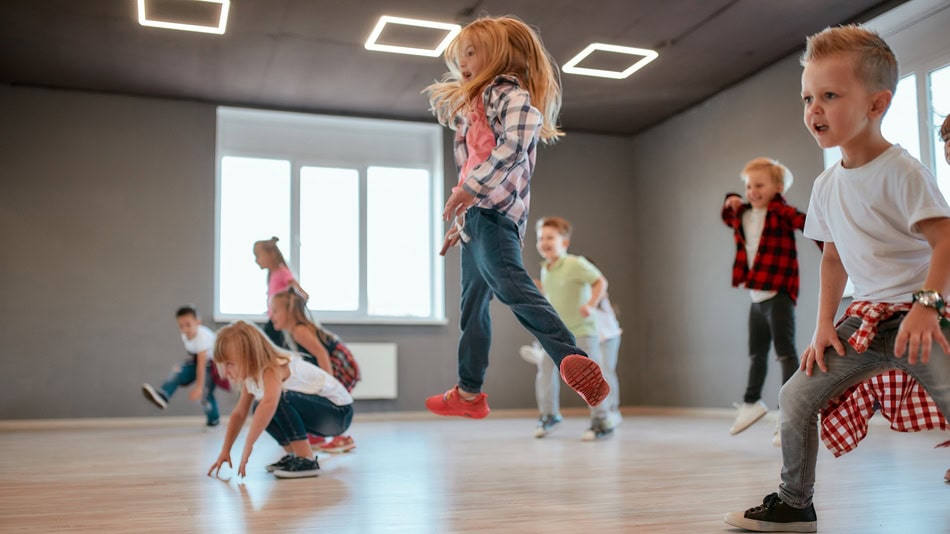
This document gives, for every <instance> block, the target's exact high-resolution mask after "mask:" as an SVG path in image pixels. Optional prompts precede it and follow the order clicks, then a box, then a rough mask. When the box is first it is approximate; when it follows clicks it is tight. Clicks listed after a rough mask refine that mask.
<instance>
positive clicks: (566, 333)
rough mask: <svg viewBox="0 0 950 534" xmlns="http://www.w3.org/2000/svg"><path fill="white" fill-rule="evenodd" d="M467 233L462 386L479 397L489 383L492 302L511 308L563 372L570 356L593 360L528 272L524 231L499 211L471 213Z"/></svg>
mask: <svg viewBox="0 0 950 534" xmlns="http://www.w3.org/2000/svg"><path fill="white" fill-rule="evenodd" d="M465 233H467V234H468V235H469V237H470V240H469V241H468V242H467V243H463V244H462V299H461V308H462V309H461V312H462V313H461V319H460V321H459V322H460V327H461V330H462V335H461V337H460V338H459V383H458V385H459V387H460V388H462V389H463V390H465V391H469V392H472V393H478V392H480V391H481V390H482V384H483V383H484V382H485V370H486V369H488V352H489V349H490V348H491V314H490V312H489V303H490V302H491V299H492V297H498V300H499V301H501V302H502V303H503V304H505V305H507V306H508V307H510V308H511V311H512V312H514V314H515V317H517V318H518V321H519V322H520V323H521V324H522V326H524V327H525V328H526V329H527V330H528V331H529V332H531V334H532V335H533V336H534V337H535V338H536V339H537V340H538V342H539V343H541V346H542V347H544V351H545V352H547V353H548V355H550V357H551V359H552V360H554V363H556V364H557V365H558V367H560V366H561V360H563V359H564V357H565V356H568V355H571V354H580V355H582V356H587V354H586V353H585V352H584V351H582V350H581V349H580V348H578V347H577V343H576V341H575V340H574V336H573V334H571V331H570V330H568V329H567V327H566V326H565V325H564V322H563V321H561V318H560V317H559V316H558V314H557V312H556V311H554V308H553V307H552V306H551V303H550V302H548V299H546V298H545V297H544V295H542V294H541V292H540V291H538V288H537V287H536V286H535V285H534V281H533V280H531V276H529V275H528V271H526V270H525V268H524V263H523V262H522V257H521V239H520V238H519V236H518V226H517V225H516V224H515V223H514V222H513V221H511V220H510V219H508V218H507V217H505V216H504V215H502V214H501V213H499V212H497V211H494V210H489V209H484V208H471V209H469V210H468V212H467V213H466V214H465Z"/></svg>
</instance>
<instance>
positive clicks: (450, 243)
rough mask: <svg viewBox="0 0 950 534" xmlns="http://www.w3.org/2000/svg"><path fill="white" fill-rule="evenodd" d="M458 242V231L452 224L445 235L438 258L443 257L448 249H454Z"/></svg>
mask: <svg viewBox="0 0 950 534" xmlns="http://www.w3.org/2000/svg"><path fill="white" fill-rule="evenodd" d="M458 242H459V230H458V228H457V227H456V226H455V225H454V224H453V225H452V227H451V228H449V231H448V232H446V233H445V241H443V242H442V250H440V251H439V256H445V253H446V252H448V251H449V249H450V248H452V247H454V246H455V245H456V244H458Z"/></svg>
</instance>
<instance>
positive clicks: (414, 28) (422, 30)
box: [364, 15, 462, 57]
mask: <svg viewBox="0 0 950 534" xmlns="http://www.w3.org/2000/svg"><path fill="white" fill-rule="evenodd" d="M387 25H391V26H390V28H389V29H387V28H386V26H387ZM399 26H402V28H399ZM407 30H409V31H407ZM384 31H386V35H383V32H384ZM460 31H462V27H461V26H459V25H458V24H449V23H446V22H433V21H428V20H418V19H407V18H402V17H391V16H389V15H383V16H382V17H379V22H377V23H376V27H375V28H373V31H372V33H370V34H369V38H368V39H366V44H365V45H364V46H365V47H366V49H367V50H376V51H378V52H392V53H395V54H410V55H413V56H429V57H436V56H439V55H440V54H442V52H443V51H444V50H445V48H446V47H447V46H449V43H451V42H452V39H455V36H456V35H458V34H459V32H460ZM380 36H382V37H384V38H385V40H386V42H385V43H381V42H380ZM440 37H441V40H440V41H437V39H439V38H440ZM422 41H429V43H428V44H435V47H433V48H426V47H424V46H421V45H422V44H427V43H424V42H422Z"/></svg>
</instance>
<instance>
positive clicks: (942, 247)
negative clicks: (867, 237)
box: [894, 217, 950, 364]
mask: <svg viewBox="0 0 950 534" xmlns="http://www.w3.org/2000/svg"><path fill="white" fill-rule="evenodd" d="M917 229H918V230H919V231H920V233H921V234H923V235H924V237H926V238H927V242H929V243H930V247H931V248H932V249H933V256H932V257H931V258H930V268H929V269H928V271H927V279H926V281H925V282H924V287H922V288H920V289H934V290H936V291H937V292H938V293H940V294H941V295H943V296H944V298H947V297H946V291H947V282H948V281H950V218H946V217H940V218H934V219H924V220H923V221H920V222H919V223H917ZM934 341H936V342H937V343H938V344H939V345H940V347H941V348H942V349H943V352H944V354H948V355H950V343H947V338H946V337H944V335H943V332H942V331H941V330H940V320H939V316H938V315H937V313H936V311H935V310H934V309H933V308H927V307H926V306H923V305H921V304H914V307H913V308H911V309H910V311H909V312H907V317H904V320H903V321H901V326H900V329H899V330H898V332H897V339H896V340H895V342H894V345H895V347H894V356H897V357H898V358H901V357H903V356H904V353H905V352H906V353H907V363H910V364H915V363H917V356H918V354H919V355H920V361H921V363H927V361H928V360H930V347H931V346H932V345H933V342H934Z"/></svg>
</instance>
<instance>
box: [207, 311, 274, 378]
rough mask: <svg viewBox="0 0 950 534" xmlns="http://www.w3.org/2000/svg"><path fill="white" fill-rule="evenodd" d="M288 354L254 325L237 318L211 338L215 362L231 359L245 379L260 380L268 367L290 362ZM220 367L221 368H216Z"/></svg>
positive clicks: (219, 363) (221, 362) (219, 362)
mask: <svg viewBox="0 0 950 534" xmlns="http://www.w3.org/2000/svg"><path fill="white" fill-rule="evenodd" d="M290 357H291V354H290V353H289V352H287V351H285V350H283V349H279V348H277V347H276V346H274V344H273V343H271V341H270V340H269V339H267V336H265V335H264V333H263V332H261V331H260V329H259V328H257V327H256V326H254V325H251V324H248V323H245V322H244V321H237V322H235V323H232V324H230V325H228V326H225V327H224V328H222V329H221V330H219V331H218V334H217V337H216V339H215V341H214V363H216V364H218V365H219V366H220V365H221V364H224V363H225V362H228V361H232V362H234V363H235V364H236V365H237V367H238V368H239V369H241V373H242V374H243V375H244V377H245V378H251V379H254V380H255V381H257V382H260V381H261V374H262V373H263V372H264V369H267V368H268V367H277V366H280V365H284V364H285V363H287V362H289V361H290ZM219 370H220V368H219Z"/></svg>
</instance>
